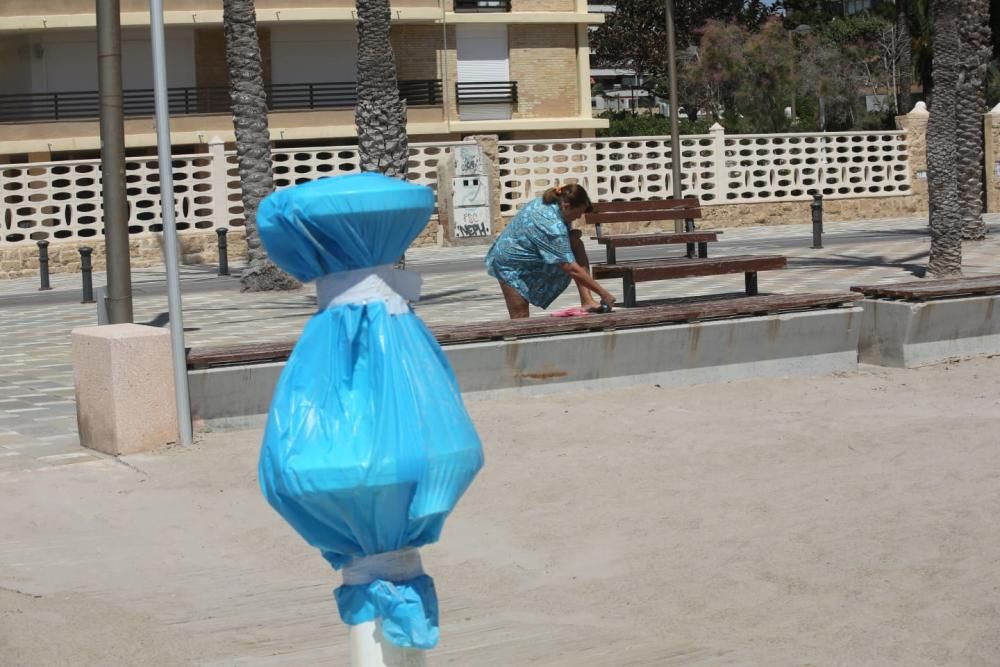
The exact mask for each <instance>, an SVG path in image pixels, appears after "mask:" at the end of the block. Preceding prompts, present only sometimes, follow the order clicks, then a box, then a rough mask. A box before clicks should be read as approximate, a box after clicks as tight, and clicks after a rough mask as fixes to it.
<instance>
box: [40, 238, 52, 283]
mask: <svg viewBox="0 0 1000 667" xmlns="http://www.w3.org/2000/svg"><path fill="white" fill-rule="evenodd" d="M38 276H39V278H41V281H42V286H41V287H39V288H38V291H39V292H42V291H45V290H50V289H52V286H51V285H50V284H49V242H48V241H39V242H38Z"/></svg>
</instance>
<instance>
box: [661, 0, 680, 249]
mask: <svg viewBox="0 0 1000 667" xmlns="http://www.w3.org/2000/svg"><path fill="white" fill-rule="evenodd" d="M665 4H666V12H667V75H668V76H669V77H670V164H671V166H672V167H673V176H672V179H671V180H672V181H673V183H674V199H680V198H681V197H683V196H684V195H683V188H682V187H681V159H682V158H681V137H680V127H679V126H678V121H677V37H676V35H675V34H674V0H666V3H665ZM684 228H685V224H684V221H683V220H675V221H674V231H675V232H683V231H685V230H684Z"/></svg>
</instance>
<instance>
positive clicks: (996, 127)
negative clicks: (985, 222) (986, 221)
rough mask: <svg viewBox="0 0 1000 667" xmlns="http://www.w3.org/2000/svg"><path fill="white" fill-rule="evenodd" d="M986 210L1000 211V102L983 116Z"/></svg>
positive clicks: (990, 211) (989, 211)
mask: <svg viewBox="0 0 1000 667" xmlns="http://www.w3.org/2000/svg"><path fill="white" fill-rule="evenodd" d="M983 130H984V148H985V167H986V183H985V185H986V212H987V213H996V212H998V211H1000V104H998V105H996V106H995V107H993V108H992V109H990V111H989V113H987V114H986V115H985V116H983Z"/></svg>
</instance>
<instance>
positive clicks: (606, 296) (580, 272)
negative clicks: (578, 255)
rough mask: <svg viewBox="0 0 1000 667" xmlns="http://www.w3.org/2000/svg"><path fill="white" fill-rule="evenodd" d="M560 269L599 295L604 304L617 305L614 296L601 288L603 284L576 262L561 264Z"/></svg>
mask: <svg viewBox="0 0 1000 667" xmlns="http://www.w3.org/2000/svg"><path fill="white" fill-rule="evenodd" d="M559 268H561V269H562V270H563V271H565V272H566V273H567V274H569V277H570V278H572V279H573V280H575V281H576V282H578V283H580V284H581V285H583V286H584V287H586V288H588V289H589V290H591V291H592V292H597V295H598V296H599V297H601V301H603V302H604V303H606V304H608V305H609V306H613V305H615V297H614V295H613V294H612V293H611V292H609V291H608V290H606V289H604V288H603V287H601V283H599V282H597V281H596V280H594V277H593V276H591V275H590V271H588V270H587V269H585V268H583V267H582V266H580V265H579V264H577V263H576V262H566V263H564V264H560V265H559Z"/></svg>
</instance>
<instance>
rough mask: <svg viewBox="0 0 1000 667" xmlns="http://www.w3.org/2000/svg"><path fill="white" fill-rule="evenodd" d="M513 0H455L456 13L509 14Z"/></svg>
mask: <svg viewBox="0 0 1000 667" xmlns="http://www.w3.org/2000/svg"><path fill="white" fill-rule="evenodd" d="M510 2H511V0H455V11H456V12H509V11H510Z"/></svg>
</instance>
